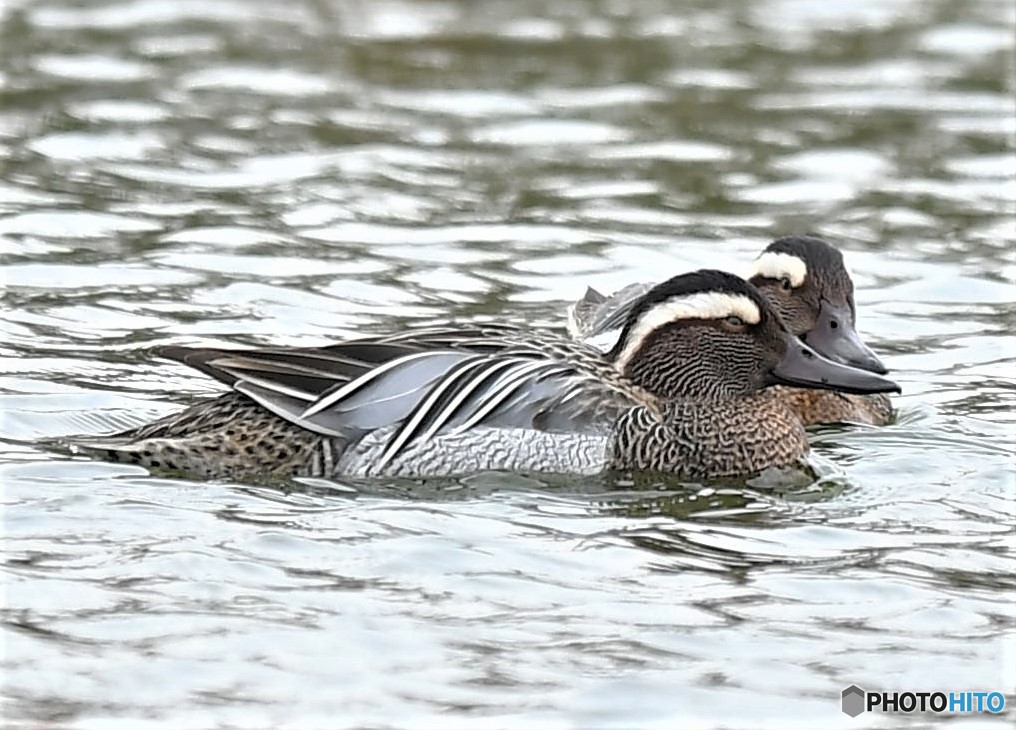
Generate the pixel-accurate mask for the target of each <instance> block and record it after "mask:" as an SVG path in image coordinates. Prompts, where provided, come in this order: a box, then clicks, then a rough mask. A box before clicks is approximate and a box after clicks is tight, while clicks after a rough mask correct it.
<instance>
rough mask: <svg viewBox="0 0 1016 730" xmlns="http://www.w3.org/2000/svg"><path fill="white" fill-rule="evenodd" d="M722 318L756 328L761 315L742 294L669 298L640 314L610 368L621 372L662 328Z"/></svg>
mask: <svg viewBox="0 0 1016 730" xmlns="http://www.w3.org/2000/svg"><path fill="white" fill-rule="evenodd" d="M725 317H740V318H741V319H743V320H744V321H745V323H747V324H758V322H759V320H760V319H762V314H761V312H759V309H758V305H756V304H755V302H753V301H752V300H751V299H749V298H748V297H746V296H745V295H744V294H726V293H723V292H698V293H696V294H685V295H683V296H676V297H671V298H670V299H667V300H665V301H662V302H660V303H659V304H657V305H656V306H654V307H653V308H652V309H649V310H647V311H646V312H643V313H642V316H641V317H639V319H638V322H636V323H635V326H634V327H632V330H631V332H630V333H629V335H628V342H627V344H625V346H624V349H623V350H621V354H620V355H618V357H617V360H615V362H614V364H615V366H616V367H617V369H618V370H620V371H622V372H623V371H624V369H625V367H626V366H627V365H628V361H629V360H631V358H632V357H633V356H634V355H635V353H636V352H638V350H639V348H640V347H642V343H643V342H644V341H645V339H646V338H647V337H648V336H649V335H650V334H652V333H653V332H654V331H655V330H657V329H659V328H660V327H662V326H663V325H665V324H669V323H671V322H678V321H680V320H682V319H724V318H725Z"/></svg>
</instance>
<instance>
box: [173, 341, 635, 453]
mask: <svg viewBox="0 0 1016 730" xmlns="http://www.w3.org/2000/svg"><path fill="white" fill-rule="evenodd" d="M512 332H513V330H512V329H511V328H507V327H506V326H492V327H487V326H484V327H477V328H473V329H467V330H461V329H460V330H454V329H447V328H440V329H438V328H434V329H428V330H418V331H415V332H409V333H401V334H399V335H394V336H389V337H379V338H368V339H360V340H352V341H350V342H345V343H340V344H337V345H331V346H328V347H320V348H265V349H256V350H225V349H216V348H187V347H163V348H159V349H158V350H156V352H157V354H159V355H161V356H163V357H167V358H169V359H172V360H176V361H178V362H181V363H183V364H185V365H189V366H191V367H194V368H196V369H198V370H200V371H201V372H204V373H206V374H208V375H210V376H212V377H213V378H215V379H216V380H219V381H220V382H223V383H225V384H227V385H229V386H231V387H232V388H233V389H234V390H236V391H238V392H240V393H243V394H244V395H246V396H247V397H249V398H251V399H252V400H253V401H255V402H256V403H258V404H259V405H261V406H262V407H263V408H265V409H267V410H269V411H271V412H272V413H275V414H276V415H278V416H281V417H282V418H285V419H286V420H288V421H290V422H291V423H293V424H295V425H297V426H300V427H301V428H305V429H307V430H310V431H314V432H316V433H320V434H322V435H324V436H329V437H337V438H341V439H343V440H344V441H346V442H348V443H353V442H356V441H359V439H361V438H362V437H363V436H364V435H366V434H367V433H370V432H373V431H383V432H384V433H385V434H386V440H385V447H384V450H383V452H382V455H381V460H380V463H379V464H378V465H377V468H379V469H380V468H383V467H384V465H385V464H387V463H388V462H389V461H391V460H392V459H394V458H395V457H396V456H398V455H399V454H401V453H403V452H404V451H405V450H406V449H407V448H409V447H411V446H412V445H414V444H417V443H419V442H421V441H426V440H427V439H430V438H432V437H434V436H435V435H437V434H441V433H447V432H450V431H464V430H467V429H470V428H473V427H475V426H481V425H482V426H488V427H494V428H523V429H536V430H543V431H570V432H584V431H589V430H591V429H596V428H600V427H602V426H603V424H604V423H606V422H607V420H609V419H610V418H613V417H615V416H616V415H617V414H618V413H619V412H620V411H621V410H623V409H624V408H626V407H630V406H632V405H634V403H633V402H632V401H631V399H630V397H628V396H625V395H624V394H622V393H620V392H619V391H618V390H616V389H614V388H611V387H610V386H609V385H607V384H605V383H604V382H603V381H602V380H601V379H599V378H597V377H596V376H595V373H594V372H591V371H590V370H589V369H588V368H583V367H581V366H580V365H578V364H576V363H575V362H573V361H570V360H567V359H565V358H562V357H555V356H553V355H548V353H547V352H545V351H543V350H541V349H539V348H536V347H533V346H528V345H525V344H521V343H519V342H518V341H512V340H511V338H510V337H506V335H510V334H511V333H512Z"/></svg>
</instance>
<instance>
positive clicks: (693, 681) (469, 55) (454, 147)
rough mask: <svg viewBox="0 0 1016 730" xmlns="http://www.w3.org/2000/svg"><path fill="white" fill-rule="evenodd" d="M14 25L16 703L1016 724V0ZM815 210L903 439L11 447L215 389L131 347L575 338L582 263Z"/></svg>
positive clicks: (157, 718)
mask: <svg viewBox="0 0 1016 730" xmlns="http://www.w3.org/2000/svg"><path fill="white" fill-rule="evenodd" d="M0 18H2V20H0V49H2V51H0V245H2V247H3V255H4V262H3V266H2V270H0V272H2V273H0V276H2V278H3V280H4V281H5V283H6V301H5V316H4V324H3V328H4V331H3V339H2V356H3V369H4V372H3V381H2V388H3V390H2V407H3V409H4V418H3V423H2V436H3V437H4V439H5V440H4V441H3V442H2V446H0V479H2V482H3V487H4V493H3V494H4V506H5V510H4V516H3V537H4V543H5V557H4V569H3V576H4V587H5V595H4V601H3V604H4V605H3V618H4V624H3V683H4V688H3V697H4V704H3V705H2V712H3V715H4V717H5V718H6V720H7V722H8V723H9V724H10V725H11V726H16V727H26V728H33V727H54V726H65V727H73V728H114V727H130V728H144V727H147V726H160V727H174V728H190V727H194V728H198V727H201V728H205V727H292V728H309V727H324V726H330V727H338V726H345V727H379V728H380V727H410V728H412V727H419V728H422V727H442V728H483V727H499V728H500V727H541V728H544V727H545V728H630V727H661V728H662V727H667V728H670V727H678V726H704V727H705V726H722V727H725V728H742V727H743V728H757V727H774V728H786V727H808V728H810V727H816V726H821V727H834V726H844V727H859V726H861V721H862V720H866V721H867V723H865V724H876V725H895V724H899V723H901V722H904V721H903V720H902V719H900V718H898V717H896V718H894V717H890V716H874V717H873V716H868V717H866V718H861V719H859V720H852V719H850V718H848V717H847V716H846V715H843V714H841V712H840V710H839V692H840V690H841V689H843V688H844V687H846V686H847V685H849V684H851V683H856V684H858V685H860V686H862V687H864V688H865V689H871V690H887V691H906V690H912V691H922V690H925V691H934V690H945V691H949V690H999V691H1004V692H1008V698H1009V706H1008V707H1007V713H1006V714H1007V719H1008V720H1010V721H1011V720H1012V718H1013V712H1012V707H1013V706H1014V705H1016V694H1014V693H1013V688H1014V687H1016V651H1014V649H1013V646H1014V642H1013V635H1014V633H1016V632H1014V618H1016V616H1014V608H1013V607H1014V598H1016V580H1014V578H1013V575H1014V571H1016V558H1014V551H1013V549H1014V544H1016V539H1014V535H1016V519H1014V518H1016V508H1014V496H1016V494H1014V488H1016V484H1014V469H1013V461H1014V455H1016V446H1014V444H1016V419H1014V416H1013V414H1014V409H1013V406H1014V404H1016V378H1014V372H1016V371H1014V369H1013V366H1014V361H1016V345H1014V336H1013V329H1014V325H1016V307H1014V304H1013V301H1014V298H1016V297H1014V294H1016V287H1014V280H1016V260H1014V242H1016V223H1014V217H1013V214H1014V203H1016V173H1014V171H1016V151H1014V150H1016V145H1014V137H1016V117H1014V113H1013V112H1014V110H1013V96H1012V95H1013V92H1014V86H1016V84H1014V80H1013V73H1012V69H1013V63H1014V58H1013V41H1012V39H1013V29H1014V26H1016V9H1014V6H1013V5H1012V3H1011V2H1009V1H1008V0H1001V1H999V2H992V1H990V0H983V1H980V2H975V1H974V0H965V1H964V0H941V1H931V2H929V1H928V0H894V1H892V2H886V1H885V0H878V1H877V2H876V1H875V0H854V1H852V2H849V3H848V2H822V1H813V0H758V1H756V2H752V3H741V2H734V1H733V0H730V1H728V2H715V0H712V1H710V2H696V1H689V2H685V3H681V4H676V3H675V4H672V3H662V2H635V1H634V0H628V1H626V0H619V1H612V2H607V1H604V2H568V1H564V2H557V1H555V2H553V3H537V2H533V1H532V0H523V1H521V2H515V3H503V2H495V1H494V0H489V1H487V2H464V1H463V2H453V1H451V0H448V1H441V0H432V1H429V2H424V1H421V2H400V1H398V0H371V1H370V2H367V1H362V2H328V1H327V0H318V1H316V2H312V1H310V0H306V1H301V0H291V1H290V2H287V3H277V2H274V1H273V2H269V1H267V0H265V1H264V2H253V1H248V0H245V1H244V2H238V1H237V0H202V2H189V1H184V0H179V1H176V2H168V1H160V0H124V1H121V2H93V3H70V2H67V3H60V2H50V1H48V0H39V1H37V2H10V1H8V2H5V3H0ZM804 231H817V232H820V233H821V234H823V235H825V236H826V237H828V238H829V239H830V240H833V241H835V242H837V243H838V244H839V245H840V246H842V248H843V249H844V250H845V251H846V252H847V256H848V260H849V262H850V264H851V266H852V268H853V270H854V274H855V281H856V283H857V285H858V301H859V311H860V329H861V331H862V332H863V333H864V335H865V337H866V338H867V340H868V341H869V343H871V344H872V345H873V346H874V347H875V348H876V349H877V350H878V351H879V352H880V353H881V354H882V355H883V356H884V358H885V360H886V361H887V362H888V364H889V365H890V366H891V367H892V368H893V369H894V375H895V377H897V379H898V380H899V381H900V382H901V383H902V385H903V387H904V389H905V394H904V395H903V396H902V397H900V398H898V400H897V403H898V405H899V408H900V412H901V415H900V418H899V422H898V423H897V424H895V425H893V426H891V427H889V428H885V429H881V430H879V429H863V428H857V429H851V430H844V429H840V428H824V429H819V430H817V431H816V433H815V434H814V437H813V440H814V445H815V456H814V458H815V463H816V465H817V468H818V469H819V471H820V472H821V474H822V477H821V479H819V480H818V481H816V482H814V483H809V484H804V485H800V486H795V487H793V488H780V489H774V488H772V486H767V485H766V484H759V483H753V484H719V485H675V484H672V483H671V484H661V483H657V482H654V481H652V480H640V481H637V482H636V483H635V484H634V485H633V484H632V483H631V482H630V481H628V482H626V481H625V480H623V479H621V480H617V479H613V480H611V479H598V480H596V479H594V480H581V481H575V480H567V479H561V480H547V481H546V482H540V481H536V480H533V479H528V478H523V477H519V476H512V475H481V476H474V477H470V478H466V479H462V480H458V481H450V482H442V483H428V484H422V485H421V484H415V483H411V482H393V483H381V484H378V483H375V484H362V483H356V484H334V483H327V482H308V483H304V484H300V485H293V486H290V487H278V488H274V487H266V486H251V485H242V484H221V483H217V484H208V483H198V482H191V481H185V480H168V479H161V478H156V477H153V476H151V475H149V474H147V473H146V472H145V471H144V470H141V469H137V468H130V467H124V466H116V465H109V464H101V463H95V462H90V461H84V460H76V459H69V458H66V457H62V456H60V455H57V454H52V453H49V452H47V451H46V450H44V449H42V448H39V447H38V446H36V445H34V444H32V443H31V442H32V440H33V439H36V438H38V437H42V436H55V435H60V434H67V433H74V432H95V431H99V430H101V429H102V428H109V427H110V425H111V424H130V423H136V422H137V421H138V420H142V419H148V418H152V417H155V416H158V415H162V414H165V413H169V412H172V411H173V410H175V409H177V408H179V407H180V405H181V404H183V403H186V402H190V401H191V400H193V399H195V398H197V397H199V396H202V395H206V394H208V393H210V392H213V391H214V389H215V386H214V385H213V384H212V383H210V382H208V381H206V380H205V379H203V378H201V377H197V376H195V375H194V374H193V373H191V372H188V371H186V370H184V369H183V368H181V367H177V366H174V365H168V364H166V363H160V362H156V361H154V360H153V359H152V358H151V357H150V356H149V355H148V354H147V348H149V347H150V346H153V345H156V344H162V343H170V342H172V343H186V344H198V343H205V344H221V345H227V346H228V345H253V344H261V343H274V344H291V345H296V344H316V343H322V342H326V341H329V340H333V339H339V338H343V337H348V336H353V335H356V334H360V333H364V332H381V331H385V330H388V329H390V328H393V327H398V326H400V325H403V324H405V323H408V322H417V321H422V320H425V319H429V318H449V317H455V318H456V319H458V320H468V319H470V318H473V317H479V316H494V317H496V318H499V319H504V320H508V321H512V322H526V323H530V324H532V325H535V326H560V325H561V324H562V323H563V306H564V303H565V302H566V301H568V300H570V299H574V298H576V297H578V296H579V295H581V293H582V291H583V289H584V287H585V285H586V284H592V285H595V286H598V287H602V288H604V289H613V288H617V287H619V286H622V285H624V284H626V283H628V282H630V281H633V280H644V279H658V278H660V277H662V276H664V275H665V274H668V273H677V272H680V271H683V270H687V269H690V268H693V267H699V266H704V265H708V266H720V267H726V268H732V269H734V270H737V271H744V268H745V266H746V262H748V261H749V260H750V258H751V257H752V256H753V255H754V254H755V253H756V252H757V251H758V250H760V249H761V247H762V246H763V245H765V243H766V242H767V241H768V240H770V239H771V238H773V237H775V236H776V235H779V234H782V233H788V232H804ZM932 719H933V718H931V717H930V716H928V715H924V716H920V717H917V716H915V717H914V718H911V720H912V722H911V723H910V724H913V723H915V722H916V723H917V724H921V723H927V722H931V721H932ZM985 721H987V720H985ZM962 724H971V725H972V724H975V722H974V720H971V719H969V718H968V719H967V723H961V725H962ZM992 724H994V723H992Z"/></svg>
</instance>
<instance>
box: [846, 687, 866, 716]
mask: <svg viewBox="0 0 1016 730" xmlns="http://www.w3.org/2000/svg"><path fill="white" fill-rule="evenodd" d="M841 694H842V695H843V705H842V708H843V711H844V712H845V713H847V714H848V715H850V716H851V717H857V716H858V715H860V714H861V713H862V712H864V690H863V689H861V688H860V687H858V686H857V685H856V684H852V685H850V686H849V687H847V688H846V689H845V690H843V692H842V693H841Z"/></svg>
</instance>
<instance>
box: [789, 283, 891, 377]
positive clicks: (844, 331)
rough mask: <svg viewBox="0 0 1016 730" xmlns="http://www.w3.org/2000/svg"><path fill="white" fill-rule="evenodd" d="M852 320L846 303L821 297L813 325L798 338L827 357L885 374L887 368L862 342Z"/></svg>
mask: <svg viewBox="0 0 1016 730" xmlns="http://www.w3.org/2000/svg"><path fill="white" fill-rule="evenodd" d="M853 321H854V316H853V314H852V313H851V311H850V307H848V306H847V305H845V304H843V305H836V304H830V303H829V302H827V301H826V300H824V299H823V300H822V306H821V307H820V308H819V310H818V321H817V322H816V323H815V327H814V328H812V330H811V332H809V333H808V334H807V335H805V336H804V337H803V338H802V339H804V340H805V341H807V343H808V344H809V345H811V346H812V347H813V348H815V351H816V352H818V353H819V354H820V355H824V356H825V357H828V358H829V359H830V360H833V361H835V362H838V363H842V364H844V365H850V366H851V367H855V368H861V369H862V370H870V371H871V372H873V373H878V374H879V375H885V374H886V373H888V372H889V369H888V368H887V367H886V366H885V365H883V364H882V361H881V360H879V359H878V355H876V354H875V353H874V352H872V351H871V348H870V347H868V346H867V345H866V344H864V340H862V339H861V337H860V335H858V334H857V330H855V329H854V325H853Z"/></svg>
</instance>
